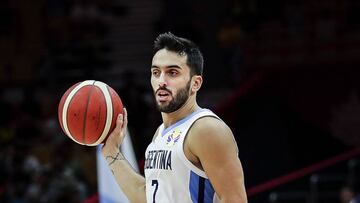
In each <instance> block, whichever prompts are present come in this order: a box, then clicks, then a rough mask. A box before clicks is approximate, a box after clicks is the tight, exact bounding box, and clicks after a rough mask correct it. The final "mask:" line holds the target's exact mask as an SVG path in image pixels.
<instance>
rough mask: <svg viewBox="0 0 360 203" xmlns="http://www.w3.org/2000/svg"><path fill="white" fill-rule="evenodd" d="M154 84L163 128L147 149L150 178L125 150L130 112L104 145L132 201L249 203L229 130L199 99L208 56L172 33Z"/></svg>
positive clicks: (161, 42)
mask: <svg viewBox="0 0 360 203" xmlns="http://www.w3.org/2000/svg"><path fill="white" fill-rule="evenodd" d="M154 49H155V55H154V56H153V59H152V65H151V85H152V88H153V91H154V95H155V100H156V104H157V107H158V109H159V111H160V112H161V116H162V119H163V124H161V125H160V126H159V128H158V129H157V131H156V132H155V134H154V138H153V140H152V142H151V143H150V144H149V146H148V148H147V150H146V159H145V178H144V177H142V176H141V175H139V174H137V173H136V172H135V171H134V170H133V169H132V168H131V166H130V164H129V163H128V162H127V161H126V160H125V158H124V156H123V155H122V154H121V152H120V150H119V146H120V144H121V142H122V141H123V139H124V136H125V129H126V127H127V112H126V110H125V111H124V115H119V117H118V120H117V125H116V128H115V130H114V131H113V132H112V133H111V135H110V136H109V138H108V139H107V141H106V143H105V145H104V146H103V150H102V153H103V156H104V157H105V159H106V160H107V162H108V165H109V167H110V169H111V170H112V173H113V174H114V176H115V178H116V181H117V182H118V184H119V185H120V187H121V189H122V190H123V192H124V193H125V194H126V196H127V197H128V199H129V200H130V202H133V203H138V202H147V203H154V202H156V203H191V202H196V203H208V202H211V203H213V202H216V203H217V202H222V203H245V202H247V197H246V192H245V187H244V176H243V170H242V166H241V163H240V160H239V158H238V154H237V153H238V150H237V146H236V143H235V140H234V137H233V134H232V132H231V130H230V129H229V127H228V126H227V125H226V124H225V123H224V122H223V121H222V120H221V119H220V118H219V117H218V116H217V115H215V114H214V113H213V112H211V111H210V110H208V109H204V108H200V107H199V106H198V104H197V102H196V95H197V92H198V91H199V89H200V88H201V85H202V82H203V78H202V72H203V57H202V54H201V52H200V50H199V49H198V47H197V46H196V45H195V44H194V43H193V42H191V41H189V40H187V39H184V38H179V37H177V36H175V35H173V34H171V33H165V34H160V35H159V36H158V37H157V39H156V40H155V45H154Z"/></svg>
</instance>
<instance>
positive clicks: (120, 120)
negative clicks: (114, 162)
mask: <svg viewBox="0 0 360 203" xmlns="http://www.w3.org/2000/svg"><path fill="white" fill-rule="evenodd" d="M127 124H128V119H127V111H126V108H124V113H123V114H119V115H118V117H117V120H116V126H115V128H114V130H113V131H112V132H111V133H110V135H109V137H108V138H107V140H106V142H105V144H104V146H103V148H102V154H103V156H104V157H107V156H115V155H116V154H118V153H119V148H120V145H121V143H122V142H123V140H124V138H125V135H126V128H127Z"/></svg>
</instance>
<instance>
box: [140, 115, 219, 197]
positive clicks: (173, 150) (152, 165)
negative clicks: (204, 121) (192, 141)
mask: <svg viewBox="0 0 360 203" xmlns="http://www.w3.org/2000/svg"><path fill="white" fill-rule="evenodd" d="M205 116H212V117H215V118H219V117H218V116H216V115H215V114H214V113H213V112H211V111H210V110H208V109H199V110H197V111H195V112H193V113H192V114H190V115H188V116H187V117H185V118H183V119H182V120H180V121H178V122H176V123H175V124H173V125H171V126H169V127H168V128H166V129H164V124H162V125H161V126H160V127H159V130H158V134H157V135H156V138H155V139H154V140H153V141H152V142H151V143H150V145H149V146H148V148H147V149H146V152H145V166H144V169H145V179H146V199H147V203H217V202H219V200H218V197H217V195H216V193H215V190H214V188H213V186H212V185H211V183H210V181H209V179H208V177H207V176H206V174H205V172H204V171H202V170H200V169H199V168H197V167H196V166H195V165H193V164H192V163H191V162H190V161H189V160H188V159H187V158H186V156H185V154H184V150H183V144H184V140H185V136H186V135H187V133H188V130H189V129H190V128H191V126H192V125H193V123H194V122H195V121H196V120H198V119H199V118H201V117H205Z"/></svg>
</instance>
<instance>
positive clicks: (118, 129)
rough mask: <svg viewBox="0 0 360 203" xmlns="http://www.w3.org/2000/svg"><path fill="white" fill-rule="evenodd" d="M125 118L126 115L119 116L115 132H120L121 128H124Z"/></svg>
mask: <svg viewBox="0 0 360 203" xmlns="http://www.w3.org/2000/svg"><path fill="white" fill-rule="evenodd" d="M123 118H124V115H122V114H119V115H118V117H117V119H116V126H115V129H114V131H115V132H120V130H121V127H122V125H123V122H124V119H123Z"/></svg>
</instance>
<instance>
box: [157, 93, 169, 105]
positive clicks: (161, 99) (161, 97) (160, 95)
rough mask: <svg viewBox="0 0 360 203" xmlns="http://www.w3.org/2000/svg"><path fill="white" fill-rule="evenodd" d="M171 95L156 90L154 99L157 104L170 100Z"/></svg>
mask: <svg viewBox="0 0 360 203" xmlns="http://www.w3.org/2000/svg"><path fill="white" fill-rule="evenodd" d="M170 96H171V93H170V92H168V91H167V90H158V91H157V92H156V97H157V100H158V101H159V102H165V101H167V100H169V99H170Z"/></svg>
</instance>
